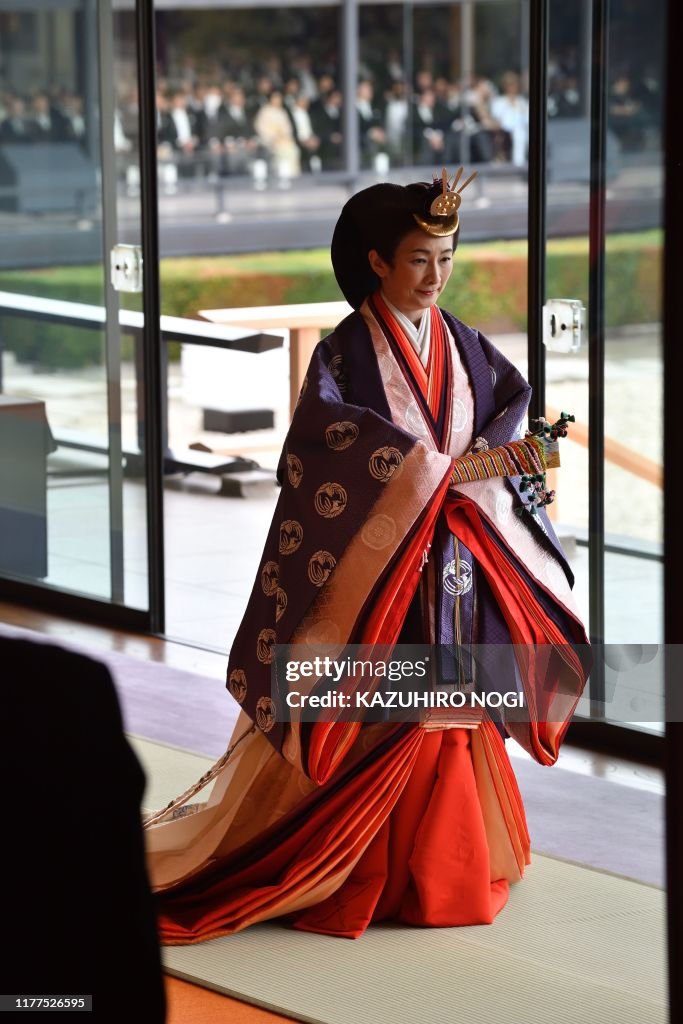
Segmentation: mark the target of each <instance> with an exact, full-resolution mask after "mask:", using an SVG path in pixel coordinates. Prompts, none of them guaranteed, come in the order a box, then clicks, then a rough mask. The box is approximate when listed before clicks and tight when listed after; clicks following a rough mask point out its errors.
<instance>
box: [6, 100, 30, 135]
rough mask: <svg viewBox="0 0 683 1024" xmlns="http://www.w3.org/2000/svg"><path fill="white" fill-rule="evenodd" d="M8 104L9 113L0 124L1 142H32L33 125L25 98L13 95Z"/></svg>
mask: <svg viewBox="0 0 683 1024" xmlns="http://www.w3.org/2000/svg"><path fill="white" fill-rule="evenodd" d="M8 106H9V110H8V114H7V116H6V118H5V120H4V121H3V122H2V124H0V143H3V142H31V140H32V133H31V127H30V124H29V120H28V118H27V116H26V104H25V103H24V101H23V99H22V98H21V97H20V96H13V97H12V98H11V100H10V102H9V105H8Z"/></svg>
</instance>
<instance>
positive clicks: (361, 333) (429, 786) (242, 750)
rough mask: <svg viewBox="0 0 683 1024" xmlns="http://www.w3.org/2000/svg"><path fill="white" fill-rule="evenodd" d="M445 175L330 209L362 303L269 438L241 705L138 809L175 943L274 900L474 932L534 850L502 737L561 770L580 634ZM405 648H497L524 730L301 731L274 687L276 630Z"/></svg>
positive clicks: (280, 688)
mask: <svg viewBox="0 0 683 1024" xmlns="http://www.w3.org/2000/svg"><path fill="white" fill-rule="evenodd" d="M457 180H458V179H456V182H454V183H453V185H452V186H451V185H450V184H449V183H448V181H447V179H446V178H445V172H444V181H443V182H438V181H437V182H435V183H434V184H433V185H427V184H423V183H419V184H416V185H409V186H407V187H402V186H399V185H391V184H381V185H375V186H372V187H371V188H369V189H366V190H364V191H363V192H361V193H359V194H358V195H356V196H354V197H353V198H352V199H351V200H350V201H349V202H348V203H347V204H346V206H345V207H344V209H343V211H342V214H341V217H340V219H339V222H338V224H337V227H336V230H335V234H334V239H333V242H332V261H333V265H334V270H335V274H336V276H337V280H338V282H339V285H340V287H341V289H342V291H343V293H344V295H345V296H346V298H347V299H348V301H349V302H350V304H351V305H352V306H353V307H354V310H355V312H353V313H352V314H351V315H350V316H349V317H347V319H346V320H344V321H343V322H342V323H341V324H340V325H339V326H338V328H337V329H336V330H335V331H334V332H333V333H332V334H331V335H330V336H329V337H327V338H325V339H324V340H323V341H321V342H320V344H319V345H318V347H317V348H316V350H315V352H314V354H313V357H312V359H311V363H310V366H309V369H308V373H307V376H306V379H305V380H304V383H303V386H302V389H301V395H300V399H299V404H298V406H297V409H296V412H295V414H294V417H293V420H292V424H291V427H290V430H289V433H288V435H287V438H286V441H285V445H284V450H283V452H282V457H281V460H280V466H279V470H278V478H279V480H280V483H281V485H282V490H281V493H280V496H279V500H278V504H277V508H276V511H275V515H274V518H273V523H272V526H271V529H270V532H269V535H268V539H267V541H266V545H265V549H264V552H263V556H262V559H261V562H260V567H259V572H258V575H257V578H256V581H255V583H254V587H253V590H252V594H251V597H250V600H249V604H248V606H247V610H246V614H245V616H244V619H243V621H242V624H241V626H240V628H239V630H238V633H237V636H236V638H235V642H234V644H233V647H232V651H231V655H230V661H229V666H228V688H229V690H230V692H231V694H232V695H233V697H234V698H235V699H236V700H237V701H238V702H239V703H240V704H241V707H242V713H241V715H240V718H239V720H238V723H237V726H236V728H235V731H234V734H233V737H232V739H231V741H230V744H229V747H228V750H227V752H226V754H225V755H224V756H223V758H221V760H220V761H219V762H217V764H216V765H214V767H213V768H212V769H211V771H210V772H208V773H207V775H206V776H205V777H204V778H203V779H200V780H199V782H198V783H197V784H195V786H193V787H192V788H191V789H190V790H189V791H188V792H187V793H185V794H183V795H182V796H181V797H179V798H178V799H177V800H175V801H173V803H172V804H170V805H169V806H168V807H167V808H165V809H163V810H161V811H159V812H157V813H156V814H154V815H152V816H150V818H149V819H148V822H147V833H146V834H147V840H148V850H149V867H150V872H151V875H152V882H153V886H154V888H155V890H156V891H157V893H158V894H159V909H160V919H159V923H160V931H161V937H162V941H163V942H165V943H169V944H171V943H192V942H197V941H201V940H204V939H209V938H212V937H215V936H219V935H225V934H229V933H230V932H234V931H238V930H239V929H242V928H245V927H247V926H248V925H250V924H253V923H254V922H258V921H264V920H267V919H270V918H274V917H278V916H279V917H285V916H286V920H287V922H288V923H289V924H290V925H292V926H293V927H295V928H299V929H304V930H308V931H315V932H321V933H326V934H329V935H340V936H347V937H352V938H356V937H358V936H360V935H361V934H362V933H363V931H364V930H365V928H366V927H367V926H368V924H369V923H370V922H372V921H381V920H387V919H391V920H394V921H401V922H405V923H408V924H414V925H430V926H452V925H470V924H484V923H490V922H491V921H492V920H493V918H494V917H495V915H496V914H497V913H498V911H499V910H500V909H501V908H502V907H503V905H504V904H505V902H506V899H507V897H508V891H509V884H510V883H511V882H516V881H518V880H519V879H520V878H521V877H522V874H523V872H524V868H525V865H526V864H528V863H529V860H530V857H529V835H528V832H527V827H526V822H525V816H524V809H523V806H522V801H521V798H520V794H519V790H518V788H517V784H516V780H515V777H514V774H513V771H512V768H511V765H510V761H509V758H508V755H507V752H506V750H505V742H504V738H505V737H507V736H508V735H512V736H514V738H515V739H516V740H517V741H518V742H519V743H521V745H522V746H523V747H524V748H525V749H526V750H527V751H528V752H529V753H530V754H531V755H532V756H533V757H534V758H535V759H536V760H537V761H539V762H540V763H541V764H544V765H551V764H553V763H554V762H555V761H556V759H557V756H558V752H559V746H560V743H561V740H562V737H563V735H564V733H565V730H566V728H567V725H568V723H569V719H570V718H571V715H572V712H573V710H574V707H575V705H576V702H577V700H578V698H579V696H580V693H581V690H582V688H583V685H584V682H585V674H586V666H585V664H583V663H582V659H581V656H580V655H579V654H577V647H576V645H581V644H583V643H585V635H584V631H583V627H582V625H581V622H580V619H579V616H578V614H577V612H576V610H575V607H574V604H573V601H572V598H571V591H570V585H571V582H572V576H571V572H570V570H569V567H568V565H567V563H566V560H565V558H564V555H563V554H562V551H561V549H560V546H559V543H558V541H557V539H556V537H555V534H554V533H553V530H552V527H551V525H550V522H549V521H548V519H547V517H546V516H545V512H544V510H543V509H542V508H541V509H535V508H534V509H532V510H531V511H533V512H534V514H531V511H530V510H529V509H528V508H523V507H522V506H523V504H524V501H523V497H521V496H520V493H519V477H520V475H522V478H523V480H526V483H527V484H528V483H529V481H531V488H530V489H531V492H532V493H533V495H534V496H535V502H536V504H542V502H539V501H538V494H539V489H540V493H541V495H542V494H543V491H542V484H541V482H540V481H541V477H542V470H543V467H544V466H545V464H546V463H545V460H544V456H543V446H542V445H541V444H539V442H538V441H537V440H535V439H533V438H527V439H520V433H521V425H522V424H523V422H524V418H525V414H526V409H527V405H528V401H529V395H530V389H529V386H528V384H527V383H526V382H525V381H524V379H523V378H522V377H521V376H520V374H519V373H518V372H517V371H516V370H515V368H514V367H513V366H512V365H511V364H510V363H509V362H507V360H505V359H504V357H503V356H502V355H501V354H500V353H499V352H498V351H497V350H496V349H495V348H494V347H493V345H492V344H491V343H490V342H489V341H488V340H487V339H486V338H484V337H483V336H482V335H481V334H480V333H479V332H478V331H476V330H475V329H473V328H472V327H468V326H466V325H465V324H463V323H462V322H461V321H459V320H457V319H456V318H455V317H454V316H452V315H451V314H450V313H447V312H445V311H443V310H440V309H439V308H438V306H437V305H436V302H437V299H438V296H439V294H440V292H441V291H442V290H443V288H444V286H445V284H446V282H447V280H448V277H449V275H450V273H451V267H452V256H453V250H454V248H455V245H456V244H457V239H458V233H459V218H458V207H459V205H460V192H461V191H462V188H463V187H464V186H461V187H460V189H457V187H456V186H457ZM532 504H534V502H532ZM520 512H521V515H520V514H518V513H520ZM396 643H429V644H434V645H439V647H438V649H439V650H441V651H444V650H445V651H449V650H450V649H451V647H449V645H453V644H454V643H456V644H458V645H468V644H477V645H484V647H482V648H481V649H487V650H490V651H494V652H500V657H497V658H496V661H495V665H494V667H493V671H492V675H493V676H494V677H495V678H494V681H493V686H494V688H496V687H497V688H498V689H499V690H501V691H502V690H513V691H519V692H520V693H523V694H524V697H525V699H526V704H527V706H528V714H527V715H526V720H524V719H519V718H514V717H512V716H508V717H505V718H502V717H499V719H498V720H497V721H494V720H492V718H491V717H490V716H489V715H488V713H486V712H485V713H483V714H482V715H481V716H480V720H479V721H477V722H472V721H468V720H466V719H465V718H464V717H460V716H459V715H458V714H457V713H456V714H455V715H454V714H453V712H452V711H450V710H444V711H443V712H441V711H436V712H429V713H427V714H424V715H423V717H422V720H421V721H396V720H390V721H384V722H369V721H365V722H363V721H359V720H358V716H357V717H356V720H355V721H354V720H351V721H349V720H343V718H342V716H338V717H335V715H334V714H327V715H326V716H324V715H321V716H320V718H319V719H318V720H316V721H305V720H304V719H303V716H302V717H299V718H298V719H296V715H297V712H296V711H291V710H289V709H288V707H287V702H286V696H287V694H286V689H287V686H288V684H287V683H286V681H283V679H282V676H281V674H275V675H274V680H271V669H272V667H273V659H274V647H275V645H290V646H291V649H292V650H295V651H297V650H298V651H300V652H303V651H305V650H308V651H310V650H317V649H318V645H320V644H327V645H330V644H331V645H333V646H334V648H335V650H337V651H343V650H344V649H348V648H345V645H348V644H362V645H373V644H382V645H387V647H386V648H384V649H385V650H391V649H392V648H393V645H395V644H396ZM512 644H514V647H512V646H511V645H512ZM499 645H500V646H499ZM328 649H329V648H328ZM513 651H514V653H513ZM458 671H460V668H459V669H458ZM467 682H469V679H467V680H466V683H467ZM308 683H309V686H310V685H313V684H315V680H313V681H311V680H308ZM292 688H296V689H299V690H300V689H301V684H300V683H298V684H292ZM293 716H295V717H294V720H293ZM346 717H347V718H348V717H349V716H346ZM351 717H352V716H351ZM210 784H212V788H211V791H210V795H209V796H208V798H207V799H205V800H204V801H203V802H202V801H201V800H194V798H195V796H196V795H197V794H198V793H201V792H202V790H203V789H204V788H205V787H208V786H209V785H210Z"/></svg>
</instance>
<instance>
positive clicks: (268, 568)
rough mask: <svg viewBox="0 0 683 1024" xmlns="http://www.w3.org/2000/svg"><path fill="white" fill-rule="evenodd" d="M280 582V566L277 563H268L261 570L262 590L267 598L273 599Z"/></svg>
mask: <svg viewBox="0 0 683 1024" xmlns="http://www.w3.org/2000/svg"><path fill="white" fill-rule="evenodd" d="M279 582H280V566H279V565H278V564H277V562H266V563H265V565H264V566H263V568H262V569H261V589H262V590H263V593H264V594H265V595H266V597H272V596H273V594H274V593H275V591H276V590H277V588H278V584H279Z"/></svg>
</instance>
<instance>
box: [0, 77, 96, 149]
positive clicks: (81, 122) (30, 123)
mask: <svg viewBox="0 0 683 1024" xmlns="http://www.w3.org/2000/svg"><path fill="white" fill-rule="evenodd" d="M18 142H79V143H84V142H85V117H84V116H83V98H82V97H81V96H79V95H77V94H76V93H73V92H68V91H67V90H63V89H56V90H51V91H50V92H37V93H35V94H34V95H33V96H32V97H31V98H30V99H28V98H25V97H23V96H20V95H18V94H17V93H14V92H12V91H10V90H7V91H2V90H0V145H4V144H7V143H18Z"/></svg>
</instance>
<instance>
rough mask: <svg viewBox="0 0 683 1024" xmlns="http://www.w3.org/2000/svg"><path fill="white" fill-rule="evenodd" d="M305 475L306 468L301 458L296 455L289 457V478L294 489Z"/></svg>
mask: <svg viewBox="0 0 683 1024" xmlns="http://www.w3.org/2000/svg"><path fill="white" fill-rule="evenodd" d="M303 475H304V467H303V463H302V461H301V459H300V458H298V456H296V455H288V456H287V476H288V477H289V482H290V484H291V485H292V487H298V486H299V484H300V483H301V481H302V479H303Z"/></svg>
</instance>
